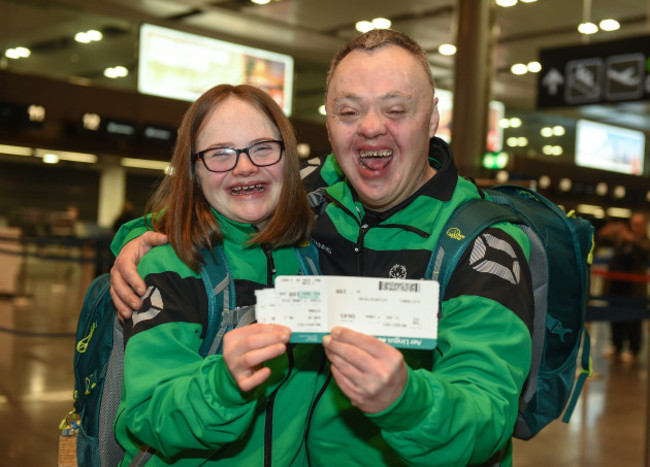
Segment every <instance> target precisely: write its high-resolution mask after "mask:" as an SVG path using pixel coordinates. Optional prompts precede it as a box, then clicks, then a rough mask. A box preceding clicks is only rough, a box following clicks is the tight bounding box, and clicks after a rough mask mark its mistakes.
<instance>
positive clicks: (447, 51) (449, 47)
mask: <svg viewBox="0 0 650 467" xmlns="http://www.w3.org/2000/svg"><path fill="white" fill-rule="evenodd" d="M438 52H439V53H440V55H446V56H450V55H455V54H456V46H455V45H454V44H440V47H438Z"/></svg>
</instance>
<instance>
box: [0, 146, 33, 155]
mask: <svg viewBox="0 0 650 467" xmlns="http://www.w3.org/2000/svg"><path fill="white" fill-rule="evenodd" d="M0 154H10V155H12V156H31V155H32V154H34V150H33V149H32V148H28V147H26V146H11V145H9V144H0Z"/></svg>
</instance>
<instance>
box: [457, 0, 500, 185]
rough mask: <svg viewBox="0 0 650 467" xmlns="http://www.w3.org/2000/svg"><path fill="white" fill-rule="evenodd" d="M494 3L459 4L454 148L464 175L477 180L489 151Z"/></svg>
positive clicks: (462, 1) (473, 0) (461, 1)
mask: <svg viewBox="0 0 650 467" xmlns="http://www.w3.org/2000/svg"><path fill="white" fill-rule="evenodd" d="M495 8H496V5H495V3H494V0H486V1H483V0H480V1H476V0H458V33H457V37H456V47H457V53H456V66H455V73H454V105H453V113H452V133H451V148H452V150H453V153H454V158H455V160H456V165H457V166H458V169H459V171H460V174H461V175H466V176H477V175H478V173H479V172H480V169H481V157H482V155H483V153H484V152H485V148H486V137H487V121H488V111H489V101H490V95H491V84H492V73H493V67H492V51H493V49H494V47H493V35H492V28H493V24H494V13H495Z"/></svg>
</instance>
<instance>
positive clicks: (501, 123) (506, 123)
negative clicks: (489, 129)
mask: <svg viewBox="0 0 650 467" xmlns="http://www.w3.org/2000/svg"><path fill="white" fill-rule="evenodd" d="M499 126H500V127H501V128H510V119H509V118H502V119H501V120H499Z"/></svg>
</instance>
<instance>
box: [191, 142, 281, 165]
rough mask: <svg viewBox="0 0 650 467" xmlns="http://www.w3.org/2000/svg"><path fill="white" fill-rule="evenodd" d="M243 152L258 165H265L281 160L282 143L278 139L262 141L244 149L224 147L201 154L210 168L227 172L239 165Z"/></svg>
mask: <svg viewBox="0 0 650 467" xmlns="http://www.w3.org/2000/svg"><path fill="white" fill-rule="evenodd" d="M242 152H243V153H246V155H248V157H249V159H250V160H251V162H252V163H253V164H255V165H256V166H258V167H265V166H268V165H273V164H275V163H277V162H279V161H280V157H281V156H282V144H281V143H280V142H278V141H261V142H259V143H255V144H253V145H251V146H249V147H247V148H244V149H236V148H228V147H223V148H214V149H208V150H206V151H202V152H200V153H199V154H200V156H201V159H203V162H204V164H205V166H206V168H207V169H208V170H212V171H216V172H226V171H228V170H231V169H233V168H234V167H235V166H236V165H237V160H238V159H239V156H240V154H241V153H242Z"/></svg>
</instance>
